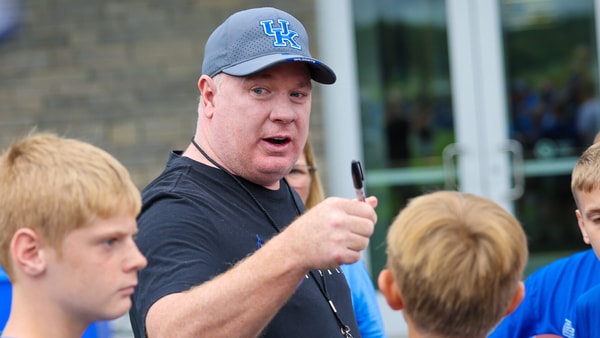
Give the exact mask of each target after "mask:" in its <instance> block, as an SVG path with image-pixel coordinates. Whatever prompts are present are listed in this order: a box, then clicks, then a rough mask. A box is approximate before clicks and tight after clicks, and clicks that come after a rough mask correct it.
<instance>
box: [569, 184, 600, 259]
mask: <svg viewBox="0 0 600 338" xmlns="http://www.w3.org/2000/svg"><path fill="white" fill-rule="evenodd" d="M577 207H578V209H577V210H575V215H576V216H577V223H578V225H579V230H580V231H581V235H582V236H583V241H584V242H585V243H586V244H590V245H591V246H592V248H593V249H594V253H595V254H596V257H598V258H599V259H600V189H594V190H592V191H591V192H584V191H579V192H577Z"/></svg>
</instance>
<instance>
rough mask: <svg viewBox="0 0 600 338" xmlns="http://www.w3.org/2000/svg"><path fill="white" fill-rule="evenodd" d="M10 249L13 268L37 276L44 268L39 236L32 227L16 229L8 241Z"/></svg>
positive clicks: (44, 261) (44, 262)
mask: <svg viewBox="0 0 600 338" xmlns="http://www.w3.org/2000/svg"><path fill="white" fill-rule="evenodd" d="M10 251H11V254H12V257H13V262H14V265H15V266H14V268H15V269H18V270H20V271H23V273H25V274H28V275H31V276H37V275H39V274H40V273H42V272H44V270H45V269H46V260H45V258H44V254H43V251H42V242H41V238H40V236H39V235H38V234H37V233H36V232H35V231H34V230H33V229H30V228H21V229H19V230H17V232H15V234H14V235H13V238H12V241H11V242H10Z"/></svg>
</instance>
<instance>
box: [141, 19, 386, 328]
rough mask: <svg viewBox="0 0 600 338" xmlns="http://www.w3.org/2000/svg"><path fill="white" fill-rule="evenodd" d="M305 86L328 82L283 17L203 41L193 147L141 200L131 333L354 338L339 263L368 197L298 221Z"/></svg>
mask: <svg viewBox="0 0 600 338" xmlns="http://www.w3.org/2000/svg"><path fill="white" fill-rule="evenodd" d="M311 79H313V80H315V81H317V82H320V83H323V84H331V83H333V82H335V74H334V72H333V71H332V70H331V69H330V68H329V67H328V66H326V65H325V64H323V63H322V62H320V61H318V60H316V59H314V58H312V56H311V55H310V52H309V49H308V37H307V34H306V31H305V29H304V27H303V26H302V24H301V23H300V22H299V21H298V20H297V19H296V18H294V17H293V16H291V15H290V14H288V13H285V12H283V11H280V10H277V9H274V8H256V9H250V10H245V11H241V12H238V13H235V14H233V15H232V16H230V17H229V18H228V19H227V20H226V21H225V22H224V23H223V24H222V25H221V26H219V27H218V28H217V29H216V30H215V31H214V32H213V33H212V34H211V36H210V37H209V39H208V41H207V43H206V47H205V55H204V61H203V65H202V76H201V77H200V79H199V81H198V89H199V91H200V95H201V96H200V103H199V107H198V122H197V126H196V134H195V136H194V137H193V138H192V144H190V145H189V146H188V148H187V149H186V150H185V151H184V152H173V153H172V154H171V156H170V159H169V162H168V164H167V166H166V168H165V171H164V172H163V173H162V174H161V175H160V176H159V177H158V178H157V179H156V180H154V181H153V182H152V183H151V184H150V185H149V186H148V187H146V189H144V192H143V207H142V213H141V215H140V217H139V218H138V221H139V226H140V233H139V235H138V237H137V243H138V245H139V246H140V249H141V250H142V252H143V253H145V254H146V255H147V257H148V268H147V269H145V271H144V272H143V273H141V274H140V285H139V288H138V294H137V295H136V296H135V297H134V298H133V300H134V306H133V308H132V310H131V313H130V316H131V321H132V326H133V330H134V333H135V335H136V337H146V336H148V337H152V338H157V337H257V336H259V335H260V336H261V337H335V336H340V335H341V334H343V335H344V336H346V337H351V336H354V337H359V336H360V333H359V332H358V329H357V327H356V320H355V318H354V315H353V311H352V304H351V298H350V293H349V290H348V286H347V284H346V282H345V279H344V276H343V274H342V273H340V271H339V269H338V266H339V265H340V264H345V263H353V262H355V261H357V260H358V259H359V258H360V251H361V250H363V249H364V248H365V247H366V246H367V245H368V242H369V237H370V236H371V234H372V233H373V228H374V225H375V222H376V220H377V216H376V214H375V210H374V208H375V206H376V205H377V199H376V198H375V197H370V198H368V199H367V201H366V203H362V202H359V201H357V200H347V199H342V198H329V199H327V200H325V201H323V202H322V203H321V204H319V205H318V206H316V207H314V208H311V210H309V211H308V212H306V213H304V214H303V212H304V209H305V208H304V205H303V204H302V201H301V200H300V198H299V197H298V195H297V193H295V192H294V191H293V189H292V188H291V187H289V185H287V183H286V182H285V180H283V179H282V178H283V177H284V176H285V175H286V174H287V173H288V172H289V171H290V170H291V168H292V166H293V165H294V163H295V161H296V159H297V158H298V156H299V155H300V152H301V151H302V148H303V146H304V144H305V143H306V139H307V136H308V126H309V118H310V108H311V107H310V106H311V93H312V83H311Z"/></svg>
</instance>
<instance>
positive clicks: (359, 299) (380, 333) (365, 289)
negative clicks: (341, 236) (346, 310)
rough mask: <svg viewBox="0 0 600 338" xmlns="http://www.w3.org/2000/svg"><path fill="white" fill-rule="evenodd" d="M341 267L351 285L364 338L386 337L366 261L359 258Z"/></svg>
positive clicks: (355, 308) (353, 304)
mask: <svg viewBox="0 0 600 338" xmlns="http://www.w3.org/2000/svg"><path fill="white" fill-rule="evenodd" d="M341 268H342V271H343V272H344V275H345V276H346V280H347V281H348V286H350V293H351V295H352V307H353V308H354V314H355V315H356V322H357V323H358V330H359V331H360V335H361V336H362V337H363V338H386V337H387V335H386V333H385V328H384V326H383V318H382V316H381V312H380V310H379V303H377V296H376V295H375V287H374V286H373V282H372V281H371V277H370V276H369V272H368V271H367V268H366V267H365V263H364V262H363V261H362V260H359V261H358V262H356V263H354V264H344V265H342V266H341Z"/></svg>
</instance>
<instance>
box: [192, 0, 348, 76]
mask: <svg viewBox="0 0 600 338" xmlns="http://www.w3.org/2000/svg"><path fill="white" fill-rule="evenodd" d="M281 62H305V63H306V64H307V65H308V66H309V68H310V74H311V77H312V79H313V80H315V81H317V82H319V83H323V84H332V83H334V82H335V80H336V76H335V73H334V72H333V70H332V69H331V68H329V66H327V65H326V64H324V63H323V62H321V61H319V60H317V59H314V58H313V57H312V56H311V55H310V51H309V49H308V34H306V30H305V29H304V26H302V24H301V23H300V21H298V19H296V18H295V17H293V16H292V15H290V14H288V13H286V12H284V11H281V10H279V9H276V8H271V7H263V8H253V9H247V10H243V11H240V12H237V13H235V14H233V15H231V16H230V17H229V18H227V20H225V21H224V22H223V23H222V24H221V25H220V26H219V27H217V29H215V31H214V32H213V33H212V34H211V35H210V37H209V38H208V41H207V42H206V46H205V47H204V62H203V63H202V74H206V75H208V76H211V77H212V76H215V75H217V74H219V73H221V72H223V73H225V74H229V75H233V76H247V75H251V74H254V73H257V72H259V71H261V70H264V69H266V68H269V67H271V66H274V65H276V64H278V63H281Z"/></svg>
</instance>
